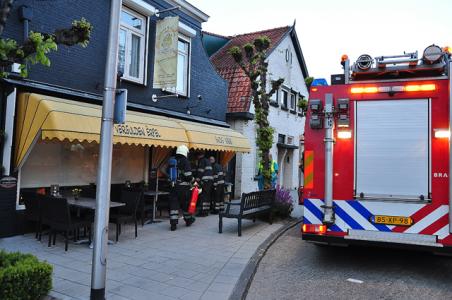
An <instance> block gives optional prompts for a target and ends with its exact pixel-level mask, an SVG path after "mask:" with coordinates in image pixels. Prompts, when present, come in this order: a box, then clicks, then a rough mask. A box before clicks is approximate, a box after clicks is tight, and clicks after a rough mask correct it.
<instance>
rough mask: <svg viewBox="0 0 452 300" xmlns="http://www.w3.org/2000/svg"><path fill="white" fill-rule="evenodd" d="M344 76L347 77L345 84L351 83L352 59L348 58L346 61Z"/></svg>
mask: <svg viewBox="0 0 452 300" xmlns="http://www.w3.org/2000/svg"><path fill="white" fill-rule="evenodd" d="M344 78H345V84H349V83H350V60H349V59H348V58H347V59H346V60H345V61H344Z"/></svg>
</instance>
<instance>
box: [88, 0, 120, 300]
mask: <svg viewBox="0 0 452 300" xmlns="http://www.w3.org/2000/svg"><path fill="white" fill-rule="evenodd" d="M121 6H122V1H121V0H112V1H111V7H110V28H109V30H108V48H107V60H106V65H105V80H104V101H103V107H102V123H101V133H100V146H99V165H98V169H97V191H96V199H97V201H96V216H95V219H94V250H93V264H92V272H91V299H92V300H97V299H102V300H104V299H105V281H106V275H107V274H106V273H107V250H108V249H107V247H108V219H109V211H110V188H111V187H110V182H111V159H112V150H113V109H114V101H115V90H116V72H117V60H118V31H119V16H120V13H121Z"/></svg>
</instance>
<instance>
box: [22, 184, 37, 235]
mask: <svg viewBox="0 0 452 300" xmlns="http://www.w3.org/2000/svg"><path fill="white" fill-rule="evenodd" d="M21 196H22V199H23V201H24V204H25V218H26V219H27V221H30V222H33V223H35V238H37V239H38V240H41V226H42V225H41V222H42V214H41V198H42V195H39V194H37V193H36V192H34V191H24V192H22V193H21Z"/></svg>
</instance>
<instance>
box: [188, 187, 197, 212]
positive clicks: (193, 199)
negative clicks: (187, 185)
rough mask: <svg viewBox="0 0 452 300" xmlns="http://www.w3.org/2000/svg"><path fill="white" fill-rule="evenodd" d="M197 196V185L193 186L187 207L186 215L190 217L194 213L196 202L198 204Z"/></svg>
mask: <svg viewBox="0 0 452 300" xmlns="http://www.w3.org/2000/svg"><path fill="white" fill-rule="evenodd" d="M198 196H199V188H198V185H195V187H194V188H193V189H192V192H191V199H190V205H189V206H188V213H189V214H191V215H193V214H194V213H195V212H196V202H198Z"/></svg>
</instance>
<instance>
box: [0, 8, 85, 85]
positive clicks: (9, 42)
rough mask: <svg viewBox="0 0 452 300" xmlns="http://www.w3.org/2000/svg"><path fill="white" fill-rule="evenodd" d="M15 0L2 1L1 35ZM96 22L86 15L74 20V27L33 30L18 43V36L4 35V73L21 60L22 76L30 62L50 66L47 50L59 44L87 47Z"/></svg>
mask: <svg viewBox="0 0 452 300" xmlns="http://www.w3.org/2000/svg"><path fill="white" fill-rule="evenodd" d="M13 2H14V1H13V0H2V1H1V2H0V36H1V35H2V34H3V29H4V28H5V26H6V23H7V19H8V16H9V12H10V9H11V6H12V4H13ZM92 30H93V26H92V25H91V24H90V23H89V22H88V21H86V20H85V18H82V19H81V20H75V21H73V22H72V26H71V27H70V28H63V29H57V30H55V31H54V33H51V34H49V33H41V32H33V31H31V32H30V33H29V36H28V38H27V39H26V40H25V41H24V42H23V44H18V42H17V41H16V40H13V39H9V38H6V39H4V38H0V69H1V73H0V77H6V76H7V75H8V74H7V72H6V70H8V69H9V68H10V67H11V65H12V64H14V63H18V64H20V74H21V76H22V77H27V76H28V67H29V65H30V64H37V63H40V64H42V65H44V66H50V59H49V58H48V57H47V54H48V53H49V52H51V51H57V49H58V45H66V46H74V45H81V46H82V47H86V46H87V45H88V43H89V40H90V37H91V31H92Z"/></svg>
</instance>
